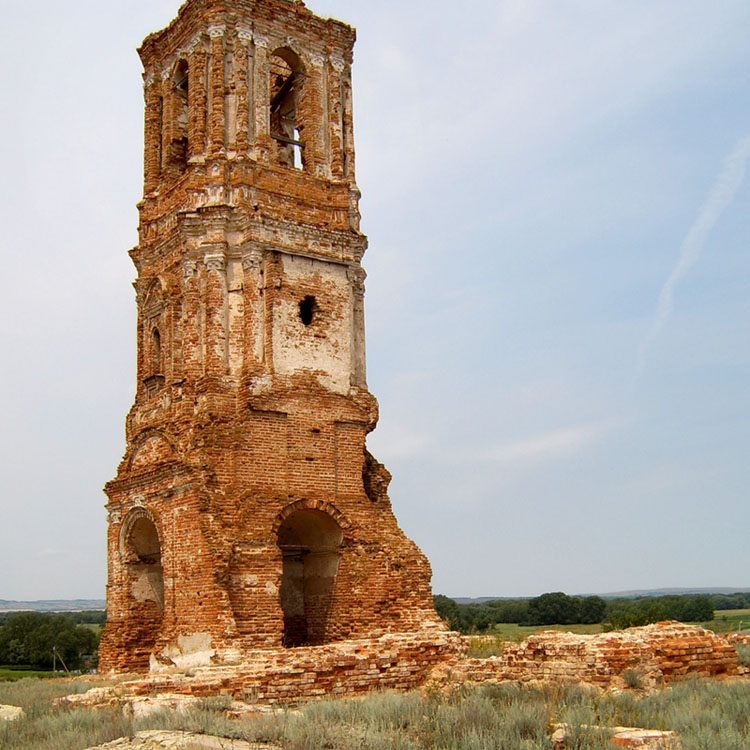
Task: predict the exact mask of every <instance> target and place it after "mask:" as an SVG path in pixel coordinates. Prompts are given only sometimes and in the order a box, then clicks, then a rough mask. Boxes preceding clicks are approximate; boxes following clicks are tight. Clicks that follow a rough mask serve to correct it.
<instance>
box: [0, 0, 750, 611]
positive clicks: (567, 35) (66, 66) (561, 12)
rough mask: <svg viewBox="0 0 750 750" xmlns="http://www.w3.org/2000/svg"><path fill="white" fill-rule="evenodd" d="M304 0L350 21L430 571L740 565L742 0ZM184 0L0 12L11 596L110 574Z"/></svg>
mask: <svg viewBox="0 0 750 750" xmlns="http://www.w3.org/2000/svg"><path fill="white" fill-rule="evenodd" d="M308 5H309V6H310V7H311V8H312V9H313V10H314V11H316V12H317V13H319V14H320V15H332V16H335V17H338V18H340V19H342V20H344V21H347V22H349V23H352V24H353V25H355V26H357V28H358V36H359V41H358V44H357V47H356V55H355V104H356V122H355V131H356V147H357V157H358V160H357V169H358V181H359V186H360V188H361V190H362V192H363V200H362V204H361V208H362V212H363V229H364V231H365V232H366V233H367V234H368V235H369V238H370V250H369V251H368V253H367V255H366V256H365V266H366V268H367V270H368V273H369V278H368V283H367V297H366V305H367V308H366V310H367V313H366V314H367V333H368V339H367V343H368V368H369V385H370V389H371V390H372V391H373V393H374V394H375V395H376V396H377V397H378V399H379V401H380V405H381V422H380V425H379V427H378V429H377V431H376V432H375V433H374V434H373V435H372V436H371V439H370V448H371V450H372V451H373V452H374V453H375V454H376V455H377V456H378V458H380V460H382V461H384V462H385V463H386V464H387V466H388V468H389V469H390V470H391V472H392V473H393V475H394V479H393V483H392V485H391V499H392V501H393V505H394V510H395V512H396V515H397V517H398V518H399V520H400V522H401V524H402V526H403V528H404V529H405V531H406V532H407V533H408V534H409V535H410V536H411V537H412V538H413V539H414V540H415V541H416V542H417V543H418V544H419V545H420V546H421V547H422V549H423V550H424V551H425V552H426V553H427V555H428V556H429V558H430V560H431V562H432V565H433V570H434V588H435V591H436V593H445V594H449V595H457V596H461V595H463V596H482V595H498V596H512V595H534V594H539V593H542V592H544V591H555V590H564V591H568V592H570V593H578V592H600V591H611V590H618V589H630V588H651V587H662V586H738V587H739V586H748V585H750V581H749V580H748V573H749V572H750V545H748V544H747V543H746V536H747V533H748V529H749V527H750V523H749V522H750V505H749V504H748V489H747V486H748V478H749V477H748V474H749V471H748V458H749V456H748V446H749V445H750V427H749V425H750V398H749V393H750V391H749V390H748V379H749V378H748V376H749V375H750V346H748V341H750V252H749V251H750V212H748V204H749V203H750V185H749V184H748V183H749V180H748V177H747V176H746V175H745V167H746V166H747V161H748V154H750V145H748V141H747V139H748V137H750V45H748V43H747V29H748V28H750V4H748V3H747V2H746V0H742V1H741V2H740V1H734V0H722V2H719V3H711V4H709V3H706V2H705V1H704V0H700V1H697V0H662V1H660V2H652V1H651V0H649V1H648V2H647V1H646V0H629V1H628V2H625V1H624V0H620V1H619V2H615V1H614V0H597V1H596V2H595V1H594V0H555V1H554V2H551V1H550V0H524V1H523V2H520V1H519V0H494V1H492V2H490V1H489V0H473V1H472V3H471V4H470V5H469V8H470V10H469V11H467V10H466V9H465V8H466V4H462V5H461V6H460V7H459V4H457V3H447V2H442V1H437V2H435V1H431V2H427V0H414V1H413V2H411V3H406V4H404V3H400V2H395V0H379V2H377V3H373V2H365V1H364V0H348V1H347V0H319V1H318V2H315V1H314V0H310V2H309V3H308ZM176 11H177V2H175V1H174V0H127V2H125V1H115V2H111V1H108V2H106V3H102V2H100V1H97V2H94V1H93V0H77V1H75V2H70V3H57V2H54V3H53V2H51V1H47V2H42V3H41V4H39V3H37V4H36V5H34V6H32V7H29V8H24V7H21V6H20V4H12V5H11V6H10V7H9V8H6V9H4V11H3V13H4V19H5V30H6V35H5V42H4V44H3V46H2V50H1V51H0V64H2V69H3V70H4V71H6V74H5V76H4V77H3V79H2V82H1V83H0V93H2V102H3V117H2V118H1V119H0V156H1V157H2V163H3V164H4V166H5V170H6V178H5V181H4V185H5V189H4V191H3V201H2V202H1V203H0V219H2V222H3V227H4V232H3V236H2V240H0V246H1V247H2V260H3V292H2V295H0V305H1V306H2V307H1V312H2V314H1V315H0V336H1V340H2V351H3V354H4V356H3V360H4V367H3V368H2V370H1V371H0V408H2V431H0V450H1V453H0V455H1V456H2V458H1V459H0V460H1V461H2V464H1V467H2V472H3V476H4V478H5V484H4V490H3V492H2V495H0V497H1V498H2V500H1V503H2V506H1V507H2V515H3V523H2V524H0V571H1V572H0V598H5V599H10V598H17V599H31V598H51V597H55V598H58V597H100V596H103V593H104V582H105V537H104V535H105V515H104V511H103V508H102V506H103V503H104V495H103V494H102V492H101V486H102V485H103V484H104V482H105V481H107V480H108V479H110V478H111V477H112V476H113V475H114V473H115V469H116V466H117V463H118V461H119V459H120V457H121V455H122V453H123V449H124V436H123V429H124V428H123V425H124V416H125V413H126V411H127V409H128V408H129V406H130V403H131V400H132V392H133V380H134V347H135V336H134V321H135V307H134V303H133V293H132V289H131V287H130V282H131V281H132V279H133V277H134V269H133V267H132V264H131V263H130V260H129V259H128V257H127V250H128V249H129V248H130V247H132V246H133V245H134V244H135V243H136V241H137V236H136V225H137V214H136V210H135V204H136V202H137V201H138V199H139V197H140V193H141V149H142V96H141V79H140V72H141V70H140V63H139V60H138V58H137V55H136V53H135V48H136V47H137V46H138V44H139V43H140V41H141V40H142V39H143V37H144V36H145V35H146V34H147V33H149V32H150V31H154V30H156V29H158V28H161V27H163V26H164V25H166V24H167V23H168V22H169V21H170V19H171V18H172V17H173V16H174V15H175V13H176ZM660 298H661V303H660Z"/></svg>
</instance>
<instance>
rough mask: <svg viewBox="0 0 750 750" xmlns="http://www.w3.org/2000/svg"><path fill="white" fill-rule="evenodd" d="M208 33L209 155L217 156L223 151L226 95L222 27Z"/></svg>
mask: <svg viewBox="0 0 750 750" xmlns="http://www.w3.org/2000/svg"><path fill="white" fill-rule="evenodd" d="M208 33H209V36H210V37H211V70H210V74H209V84H208V87H209V97H210V101H211V112H210V115H209V124H208V139H209V153H211V154H218V153H220V152H221V151H222V150H223V149H224V134H225V132H226V115H225V113H224V96H225V94H226V82H225V70H224V27H223V26H211V28H209V30H208Z"/></svg>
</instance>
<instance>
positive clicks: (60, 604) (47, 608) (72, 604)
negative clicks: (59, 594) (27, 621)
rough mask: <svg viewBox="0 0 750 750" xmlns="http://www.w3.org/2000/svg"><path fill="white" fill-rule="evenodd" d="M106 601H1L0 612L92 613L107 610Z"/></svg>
mask: <svg viewBox="0 0 750 750" xmlns="http://www.w3.org/2000/svg"><path fill="white" fill-rule="evenodd" d="M106 606H107V603H106V602H105V601H104V599H41V600H39V601H35V602H17V601H13V600H7V599H0V612H90V611H92V610H102V609H106Z"/></svg>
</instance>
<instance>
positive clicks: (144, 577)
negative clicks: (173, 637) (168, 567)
mask: <svg viewBox="0 0 750 750" xmlns="http://www.w3.org/2000/svg"><path fill="white" fill-rule="evenodd" d="M120 554H121V557H122V561H123V563H124V565H125V571H126V574H127V576H128V578H129V579H130V592H131V594H132V596H133V598H134V599H135V600H136V602H137V603H139V604H141V605H143V609H144V610H145V612H144V616H145V617H146V618H147V619H152V618H153V617H154V615H155V614H156V613H155V612H153V610H154V606H153V605H155V609H156V611H157V612H158V615H159V616H160V615H161V613H162V612H163V611H164V571H163V568H162V564H161V543H160V541H159V532H158V531H157V529H156V524H155V523H154V521H153V519H152V518H151V515H150V514H149V512H148V511H147V510H145V509H143V508H137V509H135V510H133V511H131V512H130V513H129V514H128V516H127V517H126V519H125V522H124V523H123V525H122V529H121V531H120ZM149 610H151V613H150V614H146V612H148V611H149Z"/></svg>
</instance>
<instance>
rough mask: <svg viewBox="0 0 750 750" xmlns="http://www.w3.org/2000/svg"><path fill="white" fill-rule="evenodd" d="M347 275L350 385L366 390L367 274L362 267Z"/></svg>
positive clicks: (350, 271)
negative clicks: (349, 305)
mask: <svg viewBox="0 0 750 750" xmlns="http://www.w3.org/2000/svg"><path fill="white" fill-rule="evenodd" d="M347 275H348V276H349V283H350V284H351V290H352V338H351V353H352V361H351V373H352V374H351V378H352V380H351V383H352V385H354V386H357V387H358V388H367V365H366V362H367V360H366V352H365V279H366V278H367V274H366V273H365V269H364V268H362V266H350V267H349V269H348V274H347Z"/></svg>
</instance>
